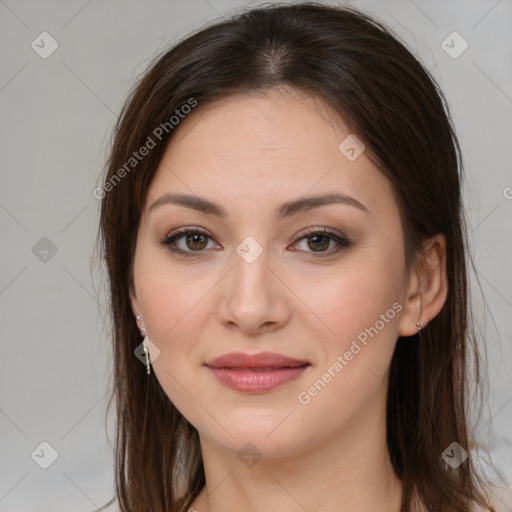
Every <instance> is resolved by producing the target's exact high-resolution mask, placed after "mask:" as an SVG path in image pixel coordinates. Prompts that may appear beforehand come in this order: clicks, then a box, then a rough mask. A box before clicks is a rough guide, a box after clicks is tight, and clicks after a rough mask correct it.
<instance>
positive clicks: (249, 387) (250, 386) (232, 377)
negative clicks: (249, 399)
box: [208, 365, 309, 393]
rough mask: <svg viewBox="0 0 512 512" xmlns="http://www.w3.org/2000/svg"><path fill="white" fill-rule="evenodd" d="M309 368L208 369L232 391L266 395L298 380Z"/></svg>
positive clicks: (306, 366)
mask: <svg viewBox="0 0 512 512" xmlns="http://www.w3.org/2000/svg"><path fill="white" fill-rule="evenodd" d="M308 366H309V365H304V366H297V367H295V368H276V369H275V370H261V371H258V370H232V369H230V368H211V367H210V366H209V367H208V368H209V369H210V370H211V371H212V373H213V374H214V375H215V377H217V379H219V381H220V382H222V383H223V384H224V385H226V386H228V387H229V388H231V389H234V390H236V391H245V392H247V393H265V392H266V391H271V390H272V389H275V388H277V387H279V386H282V385H283V384H286V383H287V382H291V381H293V380H295V379H297V378H298V377H299V376H300V375H301V374H302V372H304V370H306V368H308Z"/></svg>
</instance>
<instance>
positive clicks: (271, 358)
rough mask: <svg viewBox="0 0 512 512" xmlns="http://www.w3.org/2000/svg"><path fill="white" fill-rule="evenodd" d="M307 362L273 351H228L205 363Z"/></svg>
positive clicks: (251, 365)
mask: <svg viewBox="0 0 512 512" xmlns="http://www.w3.org/2000/svg"><path fill="white" fill-rule="evenodd" d="M307 364H309V362H308V361H304V360H300V359H294V358H293V357H288V356H285V355H283V354H276V353H273V352H259V353H257V354H246V353H245V352H230V353H229V354H224V355H223V356H220V357H217V358H215V359H212V360H211V361H207V362H206V363H205V365H206V366H209V367H210V368H296V367H298V366H304V365H307Z"/></svg>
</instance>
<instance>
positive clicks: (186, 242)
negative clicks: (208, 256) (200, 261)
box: [162, 229, 211, 256]
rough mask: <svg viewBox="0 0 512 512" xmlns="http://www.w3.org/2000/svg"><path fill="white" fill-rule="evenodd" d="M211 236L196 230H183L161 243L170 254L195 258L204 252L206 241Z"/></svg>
mask: <svg viewBox="0 0 512 512" xmlns="http://www.w3.org/2000/svg"><path fill="white" fill-rule="evenodd" d="M210 239H211V236H210V235H209V234H208V233H205V232H203V231H199V230H197V229H184V230H182V231H178V232H177V233H173V234H172V235H169V236H168V237H166V238H165V240H163V241H162V244H163V245H164V246H166V247H167V248H168V249H169V250H170V251H171V252H174V253H178V254H182V255H183V256H195V254H194V253H197V254H198V255H199V254H201V253H204V252H206V251H205V249H206V248H207V246H208V241H209V240H210Z"/></svg>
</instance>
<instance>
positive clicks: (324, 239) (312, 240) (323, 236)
mask: <svg viewBox="0 0 512 512" xmlns="http://www.w3.org/2000/svg"><path fill="white" fill-rule="evenodd" d="M303 241H307V243H306V248H304V249H299V250H301V251H303V252H309V253H317V254H318V255H319V256H330V255H332V254H335V253H337V252H339V251H341V250H342V249H344V248H347V247H350V246H351V245H352V244H351V242H349V241H348V239H347V238H345V237H343V236H341V235H338V234H336V233H331V232H329V231H326V230H325V229H316V230H313V231H310V232H309V233H306V234H305V235H304V236H303V237H301V238H300V239H299V240H298V241H297V242H296V244H295V245H299V244H300V243H303ZM331 242H332V243H333V244H334V247H332V248H331V249H329V247H330V245H331Z"/></svg>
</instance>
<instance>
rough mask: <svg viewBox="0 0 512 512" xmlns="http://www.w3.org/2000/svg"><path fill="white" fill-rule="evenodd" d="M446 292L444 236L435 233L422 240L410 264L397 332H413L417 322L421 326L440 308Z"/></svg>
mask: <svg viewBox="0 0 512 512" xmlns="http://www.w3.org/2000/svg"><path fill="white" fill-rule="evenodd" d="M447 296H448V281H447V278H446V236H445V235H444V234H443V233H438V234H437V235H435V236H434V237H432V238H430V239H429V240H428V241H426V242H425V243H424V244H423V248H422V250H421V254H419V257H418V258H417V263H415V264H414V265H413V267H412V268H411V273H410V276H409V284H408V289H407V293H406V298H405V301H404V302H405V304H404V312H403V314H402V316H401V319H400V325H399V329H398V333H399V335H400V336H412V335H413V334H416V333H417V332H418V329H417V326H416V324H417V322H420V325H421V327H422V328H424V327H425V326H426V325H427V324H428V323H429V322H430V320H432V318H434V317H435V316H437V314H438V313H439V312H440V311H441V309H442V308H443V306H444V304H445V302H446V297H447Z"/></svg>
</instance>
